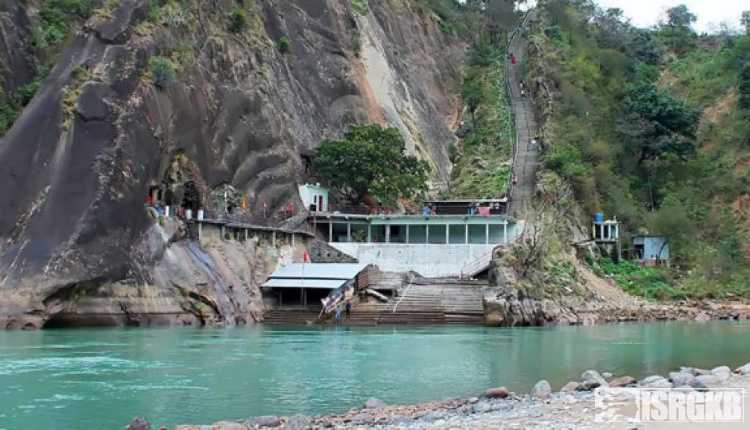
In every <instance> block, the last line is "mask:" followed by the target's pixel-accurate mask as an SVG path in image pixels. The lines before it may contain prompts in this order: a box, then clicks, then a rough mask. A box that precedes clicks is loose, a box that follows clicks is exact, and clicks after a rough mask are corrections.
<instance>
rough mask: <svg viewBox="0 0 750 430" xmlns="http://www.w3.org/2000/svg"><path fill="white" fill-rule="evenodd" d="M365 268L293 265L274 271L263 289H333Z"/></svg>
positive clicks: (319, 264) (355, 266)
mask: <svg viewBox="0 0 750 430" xmlns="http://www.w3.org/2000/svg"><path fill="white" fill-rule="evenodd" d="M366 267H367V265H366V264H345V263H332V264H322V263H307V264H301V263H295V264H290V265H288V266H284V267H280V268H278V269H276V271H275V272H273V274H272V275H271V277H270V278H269V279H268V281H266V283H264V284H263V287H266V288H325V289H335V288H339V287H341V286H342V285H344V284H345V283H346V282H347V281H349V280H351V279H354V278H355V277H356V276H357V275H358V274H359V273H360V272H361V271H363V270H365V268H366Z"/></svg>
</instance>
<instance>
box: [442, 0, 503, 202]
mask: <svg viewBox="0 0 750 430" xmlns="http://www.w3.org/2000/svg"><path fill="white" fill-rule="evenodd" d="M432 3H435V2H432ZM433 7H434V5H433ZM458 11H459V12H458V13H460V14H461V17H462V20H461V22H463V26H462V27H461V28H464V29H469V28H471V29H473V30H472V31H473V32H474V33H473V34H472V35H471V37H470V41H471V47H470V49H469V52H468V55H467V61H466V65H465V67H464V81H463V85H462V87H461V95H462V98H463V102H464V105H465V114H464V116H463V122H462V126H461V129H460V130H459V131H458V135H459V137H460V142H459V145H458V146H457V148H456V150H455V151H451V152H452V153H451V159H452V161H453V162H454V169H453V174H452V177H451V183H450V188H449V191H448V196H449V197H464V198H467V197H469V198H497V197H501V196H502V195H503V194H504V193H505V192H506V189H507V185H508V181H509V178H510V174H511V165H510V161H511V155H512V150H513V139H514V134H513V118H512V113H511V108H510V100H509V99H508V96H507V93H506V85H505V51H506V48H505V46H506V43H507V33H508V31H509V30H510V29H511V27H512V23H513V19H514V13H513V8H512V2H511V4H510V8H508V2H493V1H487V2H484V1H468V2H466V3H465V4H464V5H463V6H461V7H459V8H458ZM454 19H455V18H454Z"/></svg>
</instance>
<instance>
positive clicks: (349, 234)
mask: <svg viewBox="0 0 750 430" xmlns="http://www.w3.org/2000/svg"><path fill="white" fill-rule="evenodd" d="M346 241H347V242H351V241H352V223H350V222H348V223H346Z"/></svg>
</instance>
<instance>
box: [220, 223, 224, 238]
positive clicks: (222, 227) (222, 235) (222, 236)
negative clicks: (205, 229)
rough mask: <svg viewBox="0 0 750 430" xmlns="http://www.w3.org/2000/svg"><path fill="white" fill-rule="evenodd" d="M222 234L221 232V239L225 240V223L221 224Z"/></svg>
mask: <svg viewBox="0 0 750 430" xmlns="http://www.w3.org/2000/svg"><path fill="white" fill-rule="evenodd" d="M220 234H221V240H224V237H225V236H224V226H223V225H222V226H221V233H220Z"/></svg>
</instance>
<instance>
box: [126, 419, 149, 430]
mask: <svg viewBox="0 0 750 430" xmlns="http://www.w3.org/2000/svg"><path fill="white" fill-rule="evenodd" d="M125 430H151V424H150V423H149V422H148V420H146V419H145V418H141V417H135V418H133V421H131V422H130V424H129V425H128V426H127V427H126V428H125Z"/></svg>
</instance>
